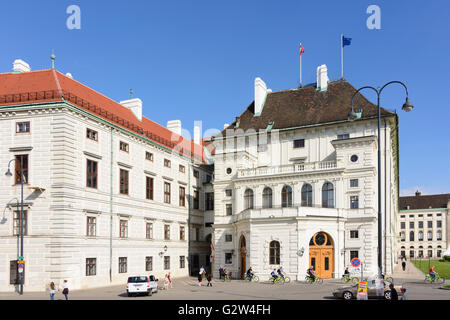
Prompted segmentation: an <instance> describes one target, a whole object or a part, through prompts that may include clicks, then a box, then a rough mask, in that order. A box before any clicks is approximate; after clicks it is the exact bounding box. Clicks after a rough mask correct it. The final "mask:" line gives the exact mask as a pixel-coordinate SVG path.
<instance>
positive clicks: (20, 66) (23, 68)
mask: <svg viewBox="0 0 450 320" xmlns="http://www.w3.org/2000/svg"><path fill="white" fill-rule="evenodd" d="M30 71H31V68H30V65H29V64H28V63H26V62H25V61H23V60H20V59H16V60H14V62H13V72H16V73H20V72H30Z"/></svg>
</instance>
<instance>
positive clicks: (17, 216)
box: [13, 210, 28, 236]
mask: <svg viewBox="0 0 450 320" xmlns="http://www.w3.org/2000/svg"><path fill="white" fill-rule="evenodd" d="M20 212H21V211H20V210H17V211H14V221H13V235H14V236H19V235H20V234H21V232H20V226H21V225H20V220H21V219H20ZM27 221H28V211H27V210H23V220H22V228H23V229H22V230H23V235H24V236H26V235H27V234H28V232H27V229H28V228H27V227H28V223H27Z"/></svg>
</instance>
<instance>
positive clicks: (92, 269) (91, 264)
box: [86, 258, 97, 276]
mask: <svg viewBox="0 0 450 320" xmlns="http://www.w3.org/2000/svg"><path fill="white" fill-rule="evenodd" d="M96 274H97V259H96V258H86V276H95V275H96Z"/></svg>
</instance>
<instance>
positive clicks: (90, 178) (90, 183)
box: [86, 159, 98, 189]
mask: <svg viewBox="0 0 450 320" xmlns="http://www.w3.org/2000/svg"><path fill="white" fill-rule="evenodd" d="M97 176H98V167H97V162H96V161H92V160H89V159H88V160H87V163H86V180H87V181H86V186H87V187H89V188H95V189H96V188H97Z"/></svg>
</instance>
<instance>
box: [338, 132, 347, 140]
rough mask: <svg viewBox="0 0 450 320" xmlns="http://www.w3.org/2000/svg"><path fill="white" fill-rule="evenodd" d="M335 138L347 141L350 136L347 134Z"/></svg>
mask: <svg viewBox="0 0 450 320" xmlns="http://www.w3.org/2000/svg"><path fill="white" fill-rule="evenodd" d="M337 138H338V140H343V139H348V138H350V135H349V134H348V133H344V134H338V136H337Z"/></svg>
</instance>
